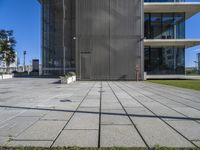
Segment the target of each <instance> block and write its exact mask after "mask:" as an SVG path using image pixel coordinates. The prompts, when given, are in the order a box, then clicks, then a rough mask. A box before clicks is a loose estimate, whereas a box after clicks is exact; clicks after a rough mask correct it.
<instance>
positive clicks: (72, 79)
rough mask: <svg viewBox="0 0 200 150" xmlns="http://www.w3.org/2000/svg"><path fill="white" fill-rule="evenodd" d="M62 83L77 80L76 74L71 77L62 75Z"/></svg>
mask: <svg viewBox="0 0 200 150" xmlns="http://www.w3.org/2000/svg"><path fill="white" fill-rule="evenodd" d="M60 80H61V84H70V83H72V82H75V81H76V76H71V77H60Z"/></svg>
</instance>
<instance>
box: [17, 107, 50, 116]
mask: <svg viewBox="0 0 200 150" xmlns="http://www.w3.org/2000/svg"><path fill="white" fill-rule="evenodd" d="M47 113H48V111H45V110H37V108H36V109H35V110H26V111H25V112H24V113H21V114H20V115H18V116H19V117H43V116H44V115H45V114H47Z"/></svg>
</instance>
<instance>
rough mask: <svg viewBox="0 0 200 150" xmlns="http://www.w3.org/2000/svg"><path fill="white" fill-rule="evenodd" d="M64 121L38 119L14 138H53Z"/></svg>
mask: <svg viewBox="0 0 200 150" xmlns="http://www.w3.org/2000/svg"><path fill="white" fill-rule="evenodd" d="M65 123H66V121H38V122H36V123H35V124H34V125H33V126H31V127H30V128H28V129H27V130H26V131H24V132H23V133H22V134H20V135H19V136H17V137H16V138H14V140H30V141H31V140H33V141H34V140H41V141H42V140H54V139H55V138H56V136H57V135H58V133H59V132H60V131H61V129H62V128H63V127H64V125H65Z"/></svg>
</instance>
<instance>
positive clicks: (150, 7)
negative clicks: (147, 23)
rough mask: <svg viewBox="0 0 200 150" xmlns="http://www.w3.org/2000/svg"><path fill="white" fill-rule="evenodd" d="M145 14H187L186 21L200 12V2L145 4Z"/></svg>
mask: <svg viewBox="0 0 200 150" xmlns="http://www.w3.org/2000/svg"><path fill="white" fill-rule="evenodd" d="M144 12H145V13H161V12H162V13H179V12H185V14H186V19H188V18H190V17H192V16H193V15H195V14H196V13H198V12H200V2H166V3H161V2H160V3H144Z"/></svg>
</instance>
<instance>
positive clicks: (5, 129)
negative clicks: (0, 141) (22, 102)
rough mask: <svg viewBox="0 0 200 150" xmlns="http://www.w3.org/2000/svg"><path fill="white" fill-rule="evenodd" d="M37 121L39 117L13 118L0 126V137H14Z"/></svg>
mask: <svg viewBox="0 0 200 150" xmlns="http://www.w3.org/2000/svg"><path fill="white" fill-rule="evenodd" d="M38 120H39V117H15V118H13V119H12V120H9V121H6V122H4V123H2V124H1V125H0V136H5V137H16V136H17V135H19V134H20V133H21V132H23V131H24V130H26V129H27V128H28V127H30V126H31V125H33V124H34V123H35V122H36V121H38Z"/></svg>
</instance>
